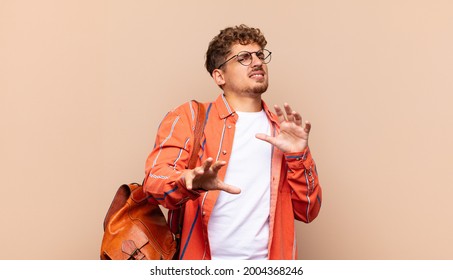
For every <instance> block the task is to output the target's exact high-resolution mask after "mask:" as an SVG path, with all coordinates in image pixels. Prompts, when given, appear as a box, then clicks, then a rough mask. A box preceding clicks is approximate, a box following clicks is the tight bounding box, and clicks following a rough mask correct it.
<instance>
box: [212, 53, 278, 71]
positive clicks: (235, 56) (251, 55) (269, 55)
mask: <svg viewBox="0 0 453 280" xmlns="http://www.w3.org/2000/svg"><path fill="white" fill-rule="evenodd" d="M263 51H268V52H269V54H268V55H267V56H266V57H265V58H264V59H260V58H258V59H259V60H261V61H262V62H263V64H268V63H269V62H271V59H272V56H271V55H272V52H271V51H270V50H268V49H261V50H258V51H256V52H249V51H240V52H238V53H237V54H236V55H233V56H232V57H230V58H228V59H227V60H225V61H224V62H223V63H222V64H220V65H219V66H218V67H217V68H216V69H220V68H221V67H222V66H223V65H225V64H226V63H227V62H229V61H230V60H232V59H234V58H237V57H238V56H239V54H241V53H249V54H250V57H251V59H250V63H249V64H247V65H245V64H243V63H242V62H240V61H238V62H239V63H240V64H241V65H243V66H249V65H250V64H252V62H253V54H255V55H256V56H257V57H258V55H257V53H259V52H263ZM268 57H270V59H269V61H268V62H264V60H265V59H266V58H268Z"/></svg>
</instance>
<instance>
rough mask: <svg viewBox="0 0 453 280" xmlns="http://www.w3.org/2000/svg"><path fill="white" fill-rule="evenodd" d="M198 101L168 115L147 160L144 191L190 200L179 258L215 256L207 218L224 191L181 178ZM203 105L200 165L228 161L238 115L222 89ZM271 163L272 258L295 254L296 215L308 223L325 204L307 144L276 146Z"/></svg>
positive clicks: (167, 202) (170, 200) (171, 202)
mask: <svg viewBox="0 0 453 280" xmlns="http://www.w3.org/2000/svg"><path fill="white" fill-rule="evenodd" d="M195 106H196V105H195V104H194V103H192V102H188V103H185V104H183V105H181V106H179V107H177V108H176V109H174V110H172V111H171V112H169V113H168V114H167V115H166V116H165V118H164V119H163V121H162V123H161V124H160V126H159V129H158V132H157V136H156V142H155V147H154V149H153V150H152V152H151V153H150V155H149V156H148V159H147V161H146V167H145V173H146V176H145V180H144V190H145V192H147V193H148V194H150V195H152V196H153V197H154V198H155V199H156V200H157V201H158V202H159V203H160V204H161V205H163V206H164V207H166V208H168V209H170V210H172V209H178V208H180V207H181V205H183V204H185V212H184V223H183V228H182V239H181V249H180V259H198V260H200V259H210V258H211V253H210V249H209V239H208V222H209V217H210V216H211V212H212V210H213V209H214V205H215V203H216V199H217V197H218V194H219V191H204V190H197V191H191V190H187V189H186V187H185V183H184V180H183V178H182V172H181V171H182V170H184V169H186V168H187V164H188V161H189V157H190V151H191V150H192V147H193V129H194V126H195V121H196V112H197V110H196V108H195ZM203 106H205V108H206V126H205V129H204V133H203V138H202V139H201V149H200V153H199V158H200V159H199V162H198V165H201V162H202V161H204V160H205V159H207V158H208V157H212V158H213V159H214V160H224V161H226V162H227V164H228V161H229V158H230V153H231V149H232V146H233V139H234V132H235V130H234V127H235V123H236V121H237V119H238V116H237V114H236V113H235V111H234V110H233V108H231V107H230V106H229V104H228V102H227V100H226V99H225V97H224V96H223V95H222V94H221V95H220V96H219V97H218V98H217V99H216V100H215V101H214V102H212V103H205V104H204V105H203ZM263 109H264V111H265V112H266V115H267V117H268V119H269V121H270V123H271V133H272V134H273V135H275V134H277V133H278V131H279V123H278V119H277V116H276V115H275V114H274V113H273V112H271V111H270V110H269V109H268V107H267V105H266V104H265V103H264V102H263ZM271 165H272V170H271V178H270V180H271V200H270V201H271V207H270V219H269V229H270V232H269V245H268V248H269V259H296V258H297V254H296V252H297V250H296V235H295V227H294V220H295V219H296V220H300V221H303V222H305V223H309V222H311V221H313V220H314V219H315V218H316V217H317V215H318V213H319V210H320V207H321V201H322V191H321V186H320V185H319V181H318V175H317V172H316V166H315V163H314V161H313V158H312V156H311V153H310V150H309V148H308V147H307V148H306V149H305V150H304V151H302V152H301V153H282V152H281V151H280V150H279V149H277V148H275V147H273V149H272V162H271ZM227 168H228V166H224V167H223V168H221V169H220V171H219V174H218V176H219V179H220V180H223V179H224V177H225V173H226V170H227Z"/></svg>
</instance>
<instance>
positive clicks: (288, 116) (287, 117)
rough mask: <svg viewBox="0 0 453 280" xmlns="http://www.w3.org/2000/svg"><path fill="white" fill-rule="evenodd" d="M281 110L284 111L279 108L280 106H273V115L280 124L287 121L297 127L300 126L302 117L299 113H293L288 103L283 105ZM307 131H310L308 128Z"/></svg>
mask: <svg viewBox="0 0 453 280" xmlns="http://www.w3.org/2000/svg"><path fill="white" fill-rule="evenodd" d="M283 108H284V111H283V110H282V109H281V108H280V106H278V105H275V106H274V109H275V113H276V115H277V117H278V120H279V122H280V123H282V122H284V121H288V122H293V123H294V124H296V125H297V126H302V124H303V122H302V115H301V114H300V113H298V112H296V111H294V110H293V109H292V108H291V106H289V104H288V103H284V104H283ZM308 130H310V128H308Z"/></svg>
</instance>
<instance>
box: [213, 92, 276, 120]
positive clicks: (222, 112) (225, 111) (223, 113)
mask: <svg viewBox="0 0 453 280" xmlns="http://www.w3.org/2000/svg"><path fill="white" fill-rule="evenodd" d="M261 103H262V105H263V110H264V112H265V113H266V115H267V117H268V118H269V119H270V120H271V121H272V122H273V123H276V124H278V118H277V116H276V115H275V114H274V113H273V112H272V111H271V110H269V107H268V106H267V104H266V103H265V102H264V101H261ZM215 105H216V107H217V111H218V113H219V118H220V119H225V118H227V117H230V116H236V115H237V114H236V112H235V111H234V109H233V108H232V107H231V106H230V104H229V103H228V101H227V100H226V98H225V96H224V95H223V94H220V95H219V96H218V97H217V99H216V101H215Z"/></svg>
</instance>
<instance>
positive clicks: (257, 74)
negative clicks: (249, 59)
mask: <svg viewBox="0 0 453 280" xmlns="http://www.w3.org/2000/svg"><path fill="white" fill-rule="evenodd" d="M249 77H250V78H258V79H262V78H264V71H254V72H252V73H251V74H250V76H249Z"/></svg>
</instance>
